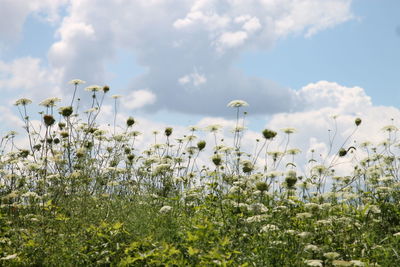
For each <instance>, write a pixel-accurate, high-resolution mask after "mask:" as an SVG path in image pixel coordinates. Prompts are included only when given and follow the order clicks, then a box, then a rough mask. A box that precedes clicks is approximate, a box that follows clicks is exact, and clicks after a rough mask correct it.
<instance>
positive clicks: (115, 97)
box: [111, 95, 122, 99]
mask: <svg viewBox="0 0 400 267" xmlns="http://www.w3.org/2000/svg"><path fill="white" fill-rule="evenodd" d="M111 97H112V98H114V99H117V98H120V97H122V95H112V96H111Z"/></svg>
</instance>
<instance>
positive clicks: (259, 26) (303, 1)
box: [49, 0, 352, 114]
mask: <svg viewBox="0 0 400 267" xmlns="http://www.w3.org/2000/svg"><path fill="white" fill-rule="evenodd" d="M350 3H351V1H350V0H324V1H321V0H296V1H294V0H286V1H277V0H249V1H238V0H234V1H232V0H222V1H217V0H193V1H186V0H178V1H145V0H138V1H126V0H125V1H124V0H123V1H107V2H104V1H100V0H71V1H70V7H69V9H68V11H69V13H68V15H67V16H66V17H64V19H63V22H62V24H61V26H60V28H59V29H58V36H59V40H58V41H57V42H56V43H55V44H53V46H52V47H51V49H50V51H49V60H50V63H51V66H52V67H53V68H56V69H58V70H60V71H61V72H62V73H63V81H64V82H66V81H68V80H69V79H71V78H72V77H80V78H82V79H84V80H87V81H88V83H104V82H105V81H106V80H107V75H108V74H107V72H106V64H108V63H109V62H110V61H111V60H112V59H113V58H114V57H115V55H116V52H117V51H118V49H121V48H122V49H127V50H130V51H132V52H133V53H134V54H135V56H136V58H137V63H138V64H139V65H141V67H143V68H144V69H145V70H146V72H145V73H144V74H142V75H140V76H138V77H132V79H133V81H132V83H131V90H134V88H149V89H150V90H152V91H153V92H155V94H156V95H157V99H158V105H153V106H148V108H149V109H152V110H156V109H171V110H174V111H178V112H186V113H187V112H188V113H203V114H204V113H207V114H217V113H222V114H224V113H226V112H225V103H227V102H229V101H230V100H232V99H244V100H246V101H248V102H250V103H252V106H253V108H254V109H253V112H254V113H274V112H280V111H288V110H290V109H293V107H294V106H296V103H297V98H298V97H299V96H298V95H297V94H295V92H294V91H293V90H290V89H288V88H283V87H280V86H279V85H277V84H275V83H273V82H271V81H268V80H266V79H263V78H257V77H249V76H247V75H246V74H244V73H243V72H242V71H240V70H238V69H237V68H236V67H235V61H236V60H237V59H238V57H239V55H240V53H242V52H243V51H245V50H246V49H249V48H255V49H268V48H269V47H271V46H272V45H273V44H274V42H275V41H276V40H278V39H279V38H284V37H285V36H287V35H288V34H293V33H294V34H304V35H310V34H315V33H317V32H318V31H321V30H324V29H325V28H328V27H333V26H335V25H337V24H339V23H342V22H345V21H347V20H349V19H351V18H352V13H351V10H350ZM110 14H118V15H117V16H112V15H111V16H110ZM193 68H194V69H198V70H201V74H200V73H198V75H195V74H193V75H194V76H193V75H192V74H190V73H189V74H188V70H190V69H193ZM205 83H206V84H207V86H203V87H202V89H201V90H187V87H188V85H190V84H191V85H192V86H194V87H198V86H199V85H202V84H205ZM172 95H173V96H176V97H174V98H171V96H172ZM206 103H207V104H208V106H209V108H207V109H204V105H205V104H206Z"/></svg>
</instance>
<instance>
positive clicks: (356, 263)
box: [350, 260, 365, 266]
mask: <svg viewBox="0 0 400 267" xmlns="http://www.w3.org/2000/svg"><path fill="white" fill-rule="evenodd" d="M350 262H351V263H352V264H353V266H365V263H364V262H362V261H359V260H351V261H350Z"/></svg>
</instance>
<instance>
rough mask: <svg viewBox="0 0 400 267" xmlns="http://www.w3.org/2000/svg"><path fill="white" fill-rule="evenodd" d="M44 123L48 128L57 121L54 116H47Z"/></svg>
mask: <svg viewBox="0 0 400 267" xmlns="http://www.w3.org/2000/svg"><path fill="white" fill-rule="evenodd" d="M43 121H44V124H46V126H51V125H53V124H54V122H55V121H56V120H55V119H54V117H53V116H52V115H49V114H46V115H44V116H43Z"/></svg>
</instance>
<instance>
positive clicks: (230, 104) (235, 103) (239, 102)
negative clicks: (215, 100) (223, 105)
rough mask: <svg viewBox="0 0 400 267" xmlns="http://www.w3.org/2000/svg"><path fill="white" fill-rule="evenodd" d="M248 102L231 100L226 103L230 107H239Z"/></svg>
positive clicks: (245, 105)
mask: <svg viewBox="0 0 400 267" xmlns="http://www.w3.org/2000/svg"><path fill="white" fill-rule="evenodd" d="M248 105H249V104H248V103H247V102H246V101H243V100H233V101H231V102H229V103H228V105H227V106H228V107H231V108H239V107H247V106H248Z"/></svg>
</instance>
